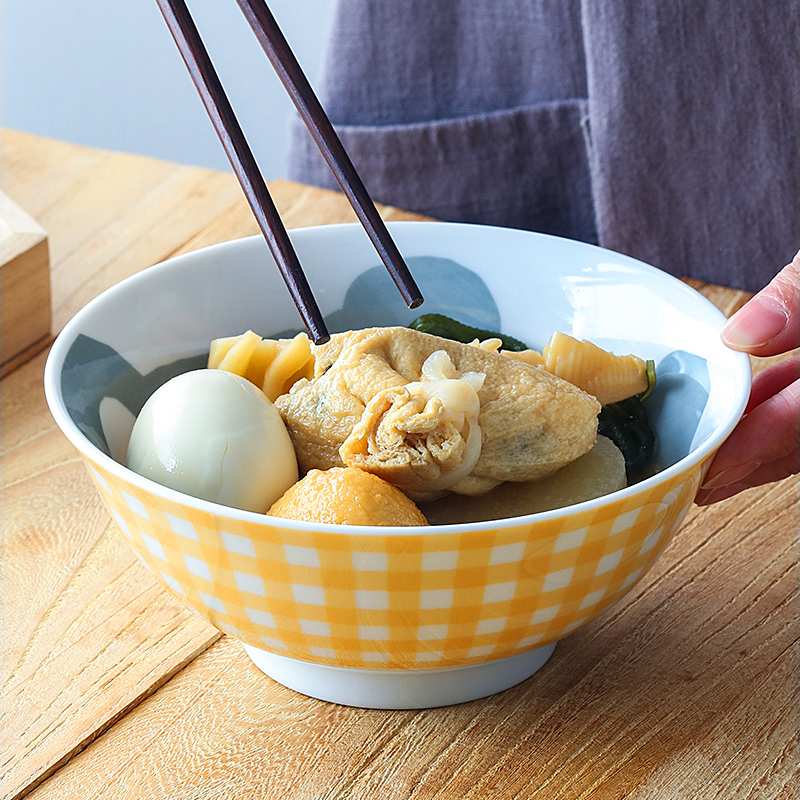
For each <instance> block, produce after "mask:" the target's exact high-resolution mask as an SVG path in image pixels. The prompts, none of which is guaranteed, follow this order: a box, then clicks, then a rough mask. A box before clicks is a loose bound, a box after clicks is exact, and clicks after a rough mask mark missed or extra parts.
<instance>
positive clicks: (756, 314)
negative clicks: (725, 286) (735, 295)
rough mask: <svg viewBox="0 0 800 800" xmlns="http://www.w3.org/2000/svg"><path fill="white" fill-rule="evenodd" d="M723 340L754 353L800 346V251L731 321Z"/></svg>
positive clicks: (771, 353)
mask: <svg viewBox="0 0 800 800" xmlns="http://www.w3.org/2000/svg"><path fill="white" fill-rule="evenodd" d="M722 341H723V342H725V344H726V345H728V347H730V348H732V349H733V350H742V351H744V352H746V353H751V354H752V355H755V356H774V355H777V354H778V353H785V352H787V351H789V350H791V349H792V348H794V347H798V346H800V253H798V254H797V255H796V256H795V257H794V259H793V260H792V263H791V264H789V265H788V266H786V267H784V268H783V269H782V270H781V271H780V272H779V273H778V274H777V275H776V276H775V277H774V278H773V279H772V281H770V283H769V284H768V285H767V286H766V287H765V288H763V289H762V290H761V291H760V292H759V293H758V294H757V295H756V296H755V297H753V299H752V300H750V301H749V302H747V303H746V304H745V305H744V306H742V308H740V309H739V310H738V311H737V312H736V313H735V314H734V315H733V316H732V317H731V318H730V319H729V320H728V323H727V324H726V325H725V327H724V328H723V331H722Z"/></svg>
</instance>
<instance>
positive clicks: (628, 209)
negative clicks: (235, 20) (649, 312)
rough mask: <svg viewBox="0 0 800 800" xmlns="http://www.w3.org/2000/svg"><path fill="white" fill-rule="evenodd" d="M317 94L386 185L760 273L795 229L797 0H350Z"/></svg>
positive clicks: (439, 210)
mask: <svg viewBox="0 0 800 800" xmlns="http://www.w3.org/2000/svg"><path fill="white" fill-rule="evenodd" d="M320 95H321V99H322V101H323V104H324V105H325V108H326V109H327V111H328V113H329V115H330V117H331V119H332V121H333V122H334V124H335V125H336V128H337V130H338V132H339V134H340V136H341V137H342V140H343V142H344V145H345V147H346V148H347V150H348V152H349V153H350V156H351V158H352V159H353V161H354V163H355V165H356V167H357V168H358V170H359V172H360V173H361V175H362V178H363V179H364V182H365V184H366V186H367V188H368V189H369V191H370V192H371V194H372V195H373V197H374V198H375V199H376V200H378V201H380V202H385V203H391V204H394V205H397V206H401V207H403V208H407V209H410V210H415V211H420V212H421V213H425V214H429V215H431V216H434V217H437V218H439V219H446V220H454V221H467V222H482V223H490V224H496V225H507V226H512V227H521V228H528V229H531V230H539V231H544V232H547V233H554V234H558V235H561V236H568V237H571V238H576V239H581V240H585V241H592V242H599V243H600V244H602V245H604V246H606V247H610V248H611V249H614V250H618V251H620V252H624V253H628V254H630V255H633V256H636V257H638V258H641V259H643V260H645V261H648V262H649V263H652V264H655V265H656V266H658V267H660V268H662V269H664V270H666V271H668V272H671V273H673V274H676V275H682V276H690V277H696V278H701V279H704V280H710V281H714V282H717V283H724V284H728V285H731V286H738V287H742V288H747V289H751V290H755V289H757V288H759V287H760V286H762V285H764V284H765V283H766V282H767V281H768V280H769V279H770V278H771V277H772V276H773V275H774V274H775V272H777V270H778V269H779V268H780V267H781V266H783V265H784V264H786V263H788V262H789V261H790V260H791V258H792V256H793V254H794V252H795V251H796V250H797V248H798V247H800V151H799V147H800V145H799V140H800V0H769V1H768V0H760V2H759V1H758V0H707V1H706V2H689V0H662V1H661V2H655V0H650V1H649V2H642V3H631V2H627V0H504V1H503V2H498V0H439V1H438V2H437V1H436V0H428V1H427V2H426V1H425V0H403V2H397V1H396V0H394V1H393V2H389V0H342V2H341V3H340V6H339V8H338V10H337V16H336V19H335V23H334V29H333V32H332V37H331V42H330V45H329V56H328V61H327V69H326V77H325V81H324V85H323V86H322V87H321V88H320ZM290 175H291V177H293V178H295V179H297V180H302V181H305V182H308V183H313V184H316V185H320V186H328V187H331V188H335V187H336V184H335V181H334V179H333V178H332V177H331V175H330V172H329V171H328V168H327V166H326V165H325V163H324V161H323V160H322V158H321V156H320V155H319V154H318V152H317V151H316V148H315V146H314V144H313V142H312V141H311V139H310V137H309V136H308V134H307V133H306V132H305V130H304V129H303V127H302V124H301V123H300V122H299V121H298V120H295V121H294V122H293V131H292V147H291V152H290Z"/></svg>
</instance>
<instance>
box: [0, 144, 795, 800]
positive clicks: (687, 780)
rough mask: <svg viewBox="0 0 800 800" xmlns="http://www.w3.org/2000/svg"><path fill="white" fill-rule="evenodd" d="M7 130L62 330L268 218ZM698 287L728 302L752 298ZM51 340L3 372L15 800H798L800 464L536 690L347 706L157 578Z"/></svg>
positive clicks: (331, 201)
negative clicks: (269, 660) (219, 626)
mask: <svg viewBox="0 0 800 800" xmlns="http://www.w3.org/2000/svg"><path fill="white" fill-rule="evenodd" d="M4 145H5V172H4V178H5V186H4V190H5V191H6V193H7V194H8V195H9V196H10V197H11V198H12V199H13V200H14V201H15V202H17V203H18V204H19V205H21V206H22V207H23V208H25V209H26V210H27V211H28V212H30V213H31V214H32V215H33V216H35V217H36V218H37V219H38V220H39V221H40V222H41V223H42V225H43V226H44V227H45V229H46V230H47V231H48V233H49V236H50V252H51V261H52V281H53V320H54V323H53V324H54V328H53V329H54V331H57V330H58V329H59V328H60V327H61V326H62V325H63V324H64V323H65V322H66V320H67V319H69V317H70V316H71V315H72V314H73V313H74V312H75V311H77V310H78V308H79V307H80V306H82V305H83V304H84V303H86V302H87V301H88V300H90V299H91V298H92V297H94V296H95V295H96V294H97V293H98V292H100V291H101V290H102V289H105V288H106V287H107V286H110V285H111V284H113V283H115V282H117V281H118V280H120V279H121V278H124V277H126V276H127V275H130V274H131V273H133V272H136V271H137V270H139V269H141V268H143V267H146V266H148V265H150V264H153V263H155V262H157V261H160V260H162V259H164V258H166V257H168V256H173V255H175V254H177V253H180V252H183V251H186V250H192V249H194V248H197V247H201V246H204V245H208V244H211V243H213V242H218V241H222V240H225V239H232V238H236V237H240V236H244V235H247V234H251V233H255V232H256V230H257V229H256V227H255V223H254V222H253V219H252V217H251V214H250V212H249V210H248V208H247V206H246V204H245V202H244V200H243V198H242V194H241V192H240V189H239V187H238V185H237V183H236V181H235V179H234V178H233V176H232V175H229V174H223V173H218V172H212V171H210V170H204V169H197V168H192V167H184V166H177V165H175V164H170V163H165V162H163V161H156V160H153V159H148V158H142V157H138V156H130V155H122V154H118V153H110V152H103V151H99V150H92V149H86V148H82V147H76V146H73V145H68V144H64V143H61V142H55V141H49V140H45V139H41V138H37V137H33V136H29V135H24V134H20V133H15V132H10V131H9V132H7V133H6V134H5V140H4ZM272 190H273V192H274V196H275V200H276V204H277V205H278V207H279V209H280V212H281V214H282V216H283V218H284V220H285V221H286V223H287V225H288V226H290V227H292V226H300V225H315V224H324V223H330V222H340V221H345V220H350V219H353V218H354V217H353V214H352V212H351V211H350V210H349V207H348V206H347V203H346V201H344V199H343V198H342V197H340V196H339V195H337V194H334V193H330V192H324V191H321V190H317V189H313V188H309V187H306V186H300V185H296V184H292V183H286V182H278V183H275V184H274V185H273V186H272ZM384 213H385V216H386V217H387V218H390V219H401V218H412V217H413V215H410V214H405V213H402V212H399V211H397V210H394V209H384ZM699 288H701V289H702V290H703V291H704V293H705V294H706V295H708V296H709V297H711V299H712V300H713V301H714V302H716V303H717V304H718V305H719V306H720V307H721V308H722V309H723V310H724V311H726V312H730V311H732V310H734V309H735V308H737V307H738V306H739V305H741V303H742V302H743V300H744V299H745V298H744V295H743V294H742V293H740V292H736V291H732V290H728V289H722V288H719V287H707V286H700V287H699ZM45 357H46V352H40V353H39V354H38V355H36V356H35V357H34V358H32V359H31V360H29V361H28V362H27V363H25V364H23V365H22V366H20V367H18V368H17V369H16V370H14V371H13V372H12V373H11V374H10V375H9V376H8V377H6V378H5V380H3V381H2V384H0V385H2V390H3V391H2V396H3V402H4V407H5V427H4V436H3V442H2V445H3V479H4V487H5V488H4V509H5V510H4V519H5V537H4V538H5V546H4V551H3V561H2V569H3V572H2V576H1V578H2V583H0V587H1V588H0V591H2V592H3V594H2V614H3V628H2V630H3V659H4V662H3V663H4V679H5V681H4V683H5V688H4V695H3V700H2V705H1V706H0V709H2V711H3V712H4V715H5V717H4V720H3V722H2V725H0V732H2V742H3V752H2V756H0V763H1V766H0V781H1V782H2V783H0V787H1V788H0V795H2V797H3V798H17V797H22V796H25V795H28V796H30V797H33V798H36V799H37V800H44V798H84V797H85V798H104V800H112V798H125V800H133V798H167V797H168V798H182V799H183V798H233V797H244V798H262V797H263V798H273V797H274V798H285V797H288V798H434V797H435V798H512V797H513V798H547V800H557V799H559V798H563V799H564V800H574V799H575V798H602V799H603V800H604V799H605V798H623V797H625V798H704V799H705V798H772V797H781V798H790V797H792V796H796V795H793V792H796V791H797V787H798V786H800V784H799V783H798V782H797V778H798V753H797V744H798V720H799V719H800V717H799V716H798V715H799V713H800V712H799V711H798V697H799V696H800V692H798V640H799V639H800V637H799V636H798V622H797V610H798V605H797V603H798V599H797V596H798V565H797V555H798V550H797V547H798V516H797V514H798V502H797V482H796V481H794V480H789V481H785V482H783V483H779V484H776V485H773V486H769V487H764V488H759V489H754V490H751V491H749V492H747V493H746V494H744V495H741V496H739V497H737V498H734V499H731V500H729V501H727V502H724V503H721V504H718V505H716V506H713V507H710V508H705V509H699V508H695V509H693V510H692V511H691V512H690V514H689V516H688V519H687V520H686V522H685V523H684V525H683V527H682V528H681V530H680V531H679V533H678V534H677V536H676V537H675V539H674V541H673V542H672V544H671V545H670V546H669V547H668V548H667V550H666V551H665V553H664V554H663V555H662V556H661V558H660V559H659V561H658V562H657V564H656V565H655V567H654V568H653V570H652V571H651V572H650V573H649V574H648V575H647V576H646V577H645V578H644V579H643V580H642V581H641V582H640V583H639V584H638V585H637V586H636V587H635V589H634V590H633V591H632V593H631V594H629V595H628V596H627V597H626V598H625V599H624V600H623V601H621V602H620V603H618V604H616V605H614V606H613V607H611V608H609V609H608V610H606V611H605V613H604V614H602V615H601V616H600V617H599V618H598V619H596V620H594V622H592V623H591V624H589V625H587V626H586V627H584V628H582V629H580V630H578V631H577V632H575V633H574V634H573V635H571V636H570V637H569V638H567V639H566V640H564V641H562V642H561V643H560V644H559V646H558V647H557V649H556V652H555V654H554V656H553V657H552V658H551V659H550V661H549V662H548V664H547V665H546V666H545V667H544V669H543V670H542V671H541V672H539V673H538V674H537V675H535V676H534V677H532V678H531V679H529V680H528V681H526V682H525V683H523V684H521V685H520V686H517V687H515V688H513V689H510V690H508V691H506V692H504V693H502V694H499V695H497V696H494V697H490V698H488V699H485V700H481V701H476V702H472V703H467V704H464V705H461V706H456V707H451V708H443V709H436V710H427V711H391V712H389V711H366V710H360V709H353V708H345V707H341V706H335V705H330V704H327V703H324V702H319V701H315V700H310V699H308V698H306V697H303V696H300V695H298V694H295V693H294V692H292V691H290V690H288V689H285V688H283V687H282V686H279V685H278V684H276V683H274V682H272V681H271V680H270V679H268V678H266V677H265V676H263V675H262V674H261V673H259V672H258V671H257V670H256V669H255V668H254V667H253V666H252V664H251V663H250V662H249V660H248V659H247V658H246V657H245V656H244V654H243V653H242V651H241V649H240V646H239V645H238V644H237V642H236V641H235V640H233V639H231V638H230V637H227V636H221V635H220V633H219V632H218V631H216V630H214V629H213V628H211V627H210V626H208V625H207V624H206V623H204V622H203V621H201V620H200V619H198V618H197V617H195V616H193V615H192V614H191V613H189V612H188V611H186V610H185V609H184V608H183V607H182V606H180V605H179V604H177V603H176V601H174V600H173V599H172V598H171V597H169V596H168V595H167V594H166V593H164V592H163V591H161V590H160V589H159V587H158V586H157V585H156V584H155V582H154V581H153V580H152V579H151V578H150V576H149V574H148V573H147V572H146V571H145V570H144V568H143V567H142V566H141V565H140V564H139V562H138V561H137V560H136V559H135V558H134V556H133V554H132V552H131V551H130V550H129V548H128V546H127V545H126V544H125V543H124V541H123V540H122V537H121V535H120V534H119V533H118V532H117V530H116V529H115V527H114V526H113V524H111V523H110V521H109V517H108V515H107V513H106V511H105V510H104V509H103V508H102V506H101V504H100V500H99V498H98V497H97V495H96V493H95V491H94V489H93V488H92V486H91V484H90V481H89V477H88V475H87V474H86V471H85V469H84V467H83V466H82V464H81V462H80V461H79V459H78V456H77V454H76V452H75V451H74V450H73V448H72V447H71V445H69V443H68V442H67V440H66V439H65V438H64V436H63V435H62V434H61V433H60V432H59V431H58V430H57V428H56V427H55V424H54V423H53V421H52V419H51V417H50V414H49V413H48V411H47V408H46V406H45V401H44V396H43V391H42V373H43V367H44V362H45Z"/></svg>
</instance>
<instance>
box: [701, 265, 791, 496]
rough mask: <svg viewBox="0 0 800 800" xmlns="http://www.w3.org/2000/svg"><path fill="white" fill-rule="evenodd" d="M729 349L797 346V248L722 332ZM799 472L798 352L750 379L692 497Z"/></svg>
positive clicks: (770, 350) (755, 351) (760, 351)
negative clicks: (741, 405)
mask: <svg viewBox="0 0 800 800" xmlns="http://www.w3.org/2000/svg"><path fill="white" fill-rule="evenodd" d="M722 340H723V341H724V342H725V344H726V345H727V346H728V347H730V348H732V349H733V350H739V351H741V352H744V353H749V354H750V355H753V356H774V355H779V354H783V353H788V352H789V351H790V350H792V349H794V348H796V347H800V253H798V254H797V255H796V256H795V257H794V259H793V260H792V263H791V264H789V265H787V266H786V267H784V268H783V269H782V270H781V271H780V272H779V273H778V275H776V276H775V278H774V279H773V280H772V281H771V282H770V283H769V284H768V285H767V286H766V287H765V288H764V289H762V290H761V291H760V292H759V293H758V294H756V295H755V297H753V298H752V299H751V300H750V301H749V302H748V303H746V304H745V305H744V306H743V307H742V308H741V309H740V310H739V311H737V312H736V314H734V315H733V316H732V317H731V318H730V320H728V323H727V324H726V326H725V328H724V329H723V331H722ZM798 472H800V355H795V356H793V357H791V358H789V359H787V360H786V361H782V362H780V363H778V364H776V365H774V366H772V367H769V368H768V369H765V370H764V371H763V372H760V373H759V374H758V375H756V377H755V378H754V379H753V387H752V390H751V392H750V399H749V401H748V404H747V408H746V409H745V412H744V416H743V417H742V419H741V420H740V422H739V424H738V425H737V426H736V428H735V429H734V431H733V433H731V435H730V436H729V437H728V439H727V441H726V442H725V443H724V444H723V445H722V447H720V449H719V450H718V451H717V454H716V456H715V457H714V460H713V462H712V463H711V467H710V469H709V471H708V473H707V475H706V478H705V481H704V482H703V485H702V486H701V487H700V491H699V492H698V495H697V498H696V502H697V504H698V505H710V504H711V503H716V502H718V501H719V500H724V499H726V498H728V497H732V496H733V495H735V494H738V493H739V492H741V491H743V490H744V489H749V488H751V487H753V486H760V485H762V484H765V483H772V482H773V481H778V480H781V479H782V478H786V477H788V476H789V475H796V474H797V473H798Z"/></svg>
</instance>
